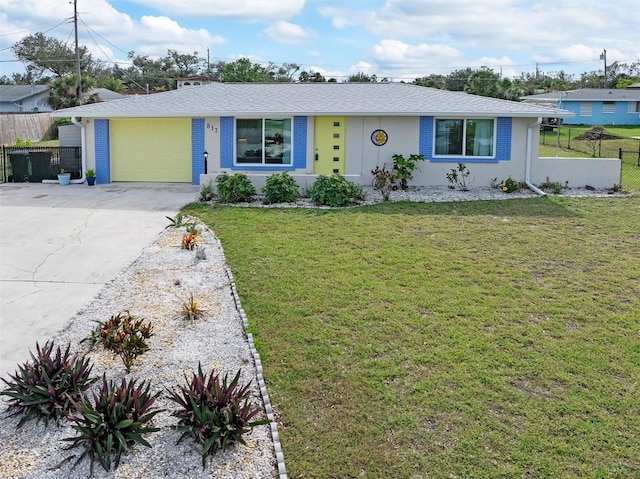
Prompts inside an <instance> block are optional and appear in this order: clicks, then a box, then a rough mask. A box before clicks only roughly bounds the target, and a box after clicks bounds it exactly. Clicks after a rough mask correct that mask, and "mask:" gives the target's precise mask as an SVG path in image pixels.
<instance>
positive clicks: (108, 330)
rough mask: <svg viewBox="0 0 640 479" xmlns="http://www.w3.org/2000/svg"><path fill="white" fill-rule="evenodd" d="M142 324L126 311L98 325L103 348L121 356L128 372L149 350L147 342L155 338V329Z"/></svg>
mask: <svg viewBox="0 0 640 479" xmlns="http://www.w3.org/2000/svg"><path fill="white" fill-rule="evenodd" d="M142 322H143V320H142V319H139V320H137V321H136V320H135V317H134V316H133V315H131V314H129V312H128V311H126V312H123V313H118V314H117V315H115V316H111V319H109V320H108V321H105V322H104V323H99V324H98V328H99V334H100V342H101V344H102V346H103V347H104V348H105V349H107V350H109V351H112V352H113V353H114V354H116V355H118V356H120V359H122V362H123V364H124V367H125V368H126V370H127V372H130V371H131V366H132V365H133V361H134V360H135V359H136V358H137V357H138V356H141V355H142V354H144V353H146V352H147V351H148V350H149V345H148V344H147V342H146V340H147V339H149V338H150V337H151V336H153V332H152V331H153V327H152V326H151V325H150V324H148V325H144V324H142Z"/></svg>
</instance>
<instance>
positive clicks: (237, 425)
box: [168, 364, 269, 468]
mask: <svg viewBox="0 0 640 479" xmlns="http://www.w3.org/2000/svg"><path fill="white" fill-rule="evenodd" d="M185 380H186V381H187V384H186V385H183V386H178V387H177V389H173V390H169V391H168V392H169V399H170V400H171V401H173V402H175V403H176V404H178V406H179V407H180V409H179V410H178V411H176V412H174V413H172V415H173V416H175V417H177V418H178V425H177V426H176V429H177V430H178V431H182V435H181V436H180V438H179V439H178V443H180V441H182V439H184V438H185V437H187V436H191V437H192V438H193V440H194V441H195V442H196V443H197V444H198V445H199V446H200V447H201V450H200V454H201V456H202V467H203V468H204V467H205V466H206V459H207V456H211V455H213V454H215V453H216V451H218V450H219V449H222V450H223V451H224V450H225V449H226V448H227V447H228V446H230V445H232V444H234V443H237V442H239V443H241V444H246V443H245V441H244V439H243V438H242V436H243V435H244V434H246V433H248V432H250V431H251V429H252V428H253V427H255V426H259V425H261V424H268V422H269V421H268V420H257V421H253V422H251V419H253V418H254V417H255V416H256V415H257V414H259V413H260V411H261V410H262V409H261V408H259V407H255V406H253V405H252V404H251V403H250V401H249V398H250V397H251V391H250V389H249V388H250V385H251V382H249V383H247V384H245V385H244V386H241V385H239V380H240V370H238V372H237V374H236V375H235V377H234V378H233V380H232V381H231V382H228V376H227V375H226V374H225V376H224V378H223V379H222V380H221V379H220V373H216V372H215V371H211V372H210V373H209V374H207V375H205V374H203V372H202V367H201V366H200V364H198V372H197V373H194V374H193V376H192V377H191V380H189V378H188V377H187V376H186V375H185Z"/></svg>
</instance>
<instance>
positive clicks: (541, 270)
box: [185, 197, 640, 479]
mask: <svg viewBox="0 0 640 479" xmlns="http://www.w3.org/2000/svg"><path fill="white" fill-rule="evenodd" d="M185 212H186V213H189V214H194V215H197V216H199V217H200V218H202V220H204V221H205V222H206V223H207V224H209V225H211V226H212V228H213V229H214V231H215V233H216V234H217V235H218V236H219V237H220V239H221V241H222V244H223V247H224V250H225V253H226V257H227V261H228V263H229V265H230V267H231V269H232V270H233V272H234V275H235V278H236V282H237V286H238V290H239V293H240V297H241V300H242V303H243V306H244V308H245V310H246V312H247V316H248V319H249V323H250V325H251V330H252V332H253V333H254V335H255V336H254V337H255V341H256V344H257V347H258V350H259V352H260V355H261V357H262V361H263V365H264V368H265V377H266V381H267V386H268V388H269V393H270V396H271V400H272V402H273V403H274V406H275V409H276V411H277V415H278V419H279V431H280V437H281V440H282V444H283V452H284V455H285V461H286V464H287V468H288V472H289V477H292V478H323V479H324V478H352V477H353V478H356V477H357V478H425V477H429V478H538V479H540V478H560V477H562V478H604V477H607V478H610V477H615V478H629V477H639V475H640V449H639V447H638V444H640V384H639V380H640V313H639V311H640V236H639V235H640V200H639V199H638V198H637V197H631V198H599V199H597V198H592V199H567V198H559V197H546V198H535V199H527V200H508V201H477V202H461V203H431V204H417V203H416V204H410V203H403V204H397V203H396V204H389V203H387V204H379V205H375V206H368V207H360V208H355V209H340V210H331V211H327V210H315V209H313V210H309V209H249V208H232V207H220V206H215V207H211V206H210V205H208V204H193V205H190V206H188V207H187V208H186V209H185Z"/></svg>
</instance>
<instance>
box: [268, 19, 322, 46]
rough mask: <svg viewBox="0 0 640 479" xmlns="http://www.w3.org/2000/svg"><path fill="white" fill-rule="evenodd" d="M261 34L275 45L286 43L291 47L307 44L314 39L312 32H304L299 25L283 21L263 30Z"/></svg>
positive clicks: (314, 35) (314, 34)
mask: <svg viewBox="0 0 640 479" xmlns="http://www.w3.org/2000/svg"><path fill="white" fill-rule="evenodd" d="M262 33H263V35H264V36H266V37H267V38H268V39H269V40H272V41H274V42H277V43H288V44H291V45H295V44H299V43H303V42H307V41H309V40H312V39H314V38H315V37H316V33H315V32H314V31H312V30H305V29H304V28H302V27H301V26H300V25H296V24H294V23H289V22H286V21H284V20H282V21H279V22H277V23H276V24H275V25H272V26H270V27H267V28H265V29H264V30H263V31H262Z"/></svg>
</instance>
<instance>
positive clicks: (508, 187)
mask: <svg viewBox="0 0 640 479" xmlns="http://www.w3.org/2000/svg"><path fill="white" fill-rule="evenodd" d="M500 187H501V188H502V191H504V192H505V193H513V192H514V191H518V190H519V189H520V188H521V186H520V183H519V182H517V181H516V180H514V179H513V178H511V177H509V178H507V179H506V180H502V183H500Z"/></svg>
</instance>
